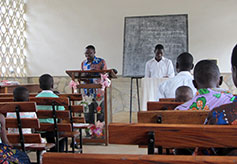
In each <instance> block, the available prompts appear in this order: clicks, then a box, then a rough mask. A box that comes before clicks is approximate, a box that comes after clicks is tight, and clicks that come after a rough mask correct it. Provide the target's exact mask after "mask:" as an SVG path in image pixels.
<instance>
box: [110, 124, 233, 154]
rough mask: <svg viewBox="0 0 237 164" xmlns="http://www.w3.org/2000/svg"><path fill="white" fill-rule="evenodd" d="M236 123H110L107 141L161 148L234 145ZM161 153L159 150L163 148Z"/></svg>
mask: <svg viewBox="0 0 237 164" xmlns="http://www.w3.org/2000/svg"><path fill="white" fill-rule="evenodd" d="M236 135H237V126H234V125H233V126H228V125H187V124H148V123H145V124H143V123H138V124H123V123H112V124H110V125H109V143H110V144H128V145H148V153H149V154H152V153H154V147H163V148H195V147H203V148H210V147H215V148H237V140H236ZM159 150H160V152H159V153H160V154H161V153H162V149H159Z"/></svg>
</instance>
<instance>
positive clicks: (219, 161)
mask: <svg viewBox="0 0 237 164" xmlns="http://www.w3.org/2000/svg"><path fill="white" fill-rule="evenodd" d="M62 161H63V164H75V163H80V164H91V163H96V164H111V163H116V164H134V163H136V164H152V163H153V164H154V163H156V164H173V163H176V164H180V163H182V164H183V163H188V164H206V163H209V164H223V163H225V164H234V163H236V161H237V157H234V156H187V155H186V156H183V155H180V156H170V155H130V154H129V155H128V154H126V155H125V154H72V153H44V154H43V164H55V163H62Z"/></svg>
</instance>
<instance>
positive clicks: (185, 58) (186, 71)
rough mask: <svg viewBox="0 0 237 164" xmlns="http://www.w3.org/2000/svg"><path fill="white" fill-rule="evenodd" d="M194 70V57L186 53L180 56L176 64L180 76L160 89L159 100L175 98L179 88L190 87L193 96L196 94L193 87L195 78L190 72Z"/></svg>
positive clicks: (166, 82)
mask: <svg viewBox="0 0 237 164" xmlns="http://www.w3.org/2000/svg"><path fill="white" fill-rule="evenodd" d="M192 69H193V56H192V55H191V54H190V53H187V52H184V53H182V54H180V55H179V56H178V58H177V62H176V70H177V72H178V74H177V75H176V76H175V77H173V78H171V79H168V80H166V81H164V82H163V83H161V84H160V85H159V87H158V94H157V95H158V99H160V98H175V90H176V89H177V88H178V87H179V86H184V85H185V86H189V87H190V88H191V89H192V92H193V94H195V93H196V91H197V90H196V88H195V87H194V86H193V82H192V81H193V76H192V75H191V73H190V71H191V70H192Z"/></svg>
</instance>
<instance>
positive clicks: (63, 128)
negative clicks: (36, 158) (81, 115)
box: [30, 97, 80, 152]
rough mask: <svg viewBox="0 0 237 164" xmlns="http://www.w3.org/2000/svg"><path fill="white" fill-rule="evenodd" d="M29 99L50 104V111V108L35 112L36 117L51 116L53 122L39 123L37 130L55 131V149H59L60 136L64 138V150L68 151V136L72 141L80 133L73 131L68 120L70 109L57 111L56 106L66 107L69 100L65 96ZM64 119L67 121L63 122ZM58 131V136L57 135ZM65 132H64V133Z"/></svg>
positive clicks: (42, 103)
mask: <svg viewBox="0 0 237 164" xmlns="http://www.w3.org/2000/svg"><path fill="white" fill-rule="evenodd" d="M30 101H34V102H36V104H37V105H46V106H52V109H53V110H52V111H50V110H39V111H38V112H37V117H38V118H44V119H45V118H52V119H53V120H54V124H48V123H41V125H40V129H38V130H39V131H53V132H54V133H55V138H56V149H57V151H59V140H60V137H65V138H66V151H67V152H68V137H71V138H72V142H74V138H75V137H78V136H79V135H80V133H79V132H74V131H73V127H72V126H73V125H71V124H70V123H69V122H68V121H69V120H70V119H71V115H70V111H68V110H65V111H57V107H58V106H64V107H65V108H68V106H69V100H68V98H66V97H59V98H51V97H34V98H30ZM57 119H61V120H62V122H61V123H58V121H57ZM63 120H66V121H67V122H64V121H63ZM59 133H60V136H59ZM64 133H65V134H64ZM72 151H73V152H75V148H74V146H73V147H72Z"/></svg>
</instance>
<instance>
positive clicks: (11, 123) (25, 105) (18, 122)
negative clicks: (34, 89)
mask: <svg viewBox="0 0 237 164" xmlns="http://www.w3.org/2000/svg"><path fill="white" fill-rule="evenodd" d="M7 112H14V113H16V118H6V128H17V129H18V130H19V133H18V134H15V133H8V134H7V138H8V140H9V142H10V143H11V144H13V146H14V147H17V148H20V149H22V151H24V152H25V151H26V150H31V151H36V153H37V163H40V154H41V152H42V151H43V150H48V149H50V148H52V147H54V146H55V145H54V144H53V143H41V136H40V134H38V133H32V134H23V131H22V128H32V129H37V128H40V123H39V120H38V118H21V117H20V113H21V112H37V109H36V104H35V102H6V103H0V113H2V114H6V113H7Z"/></svg>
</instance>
